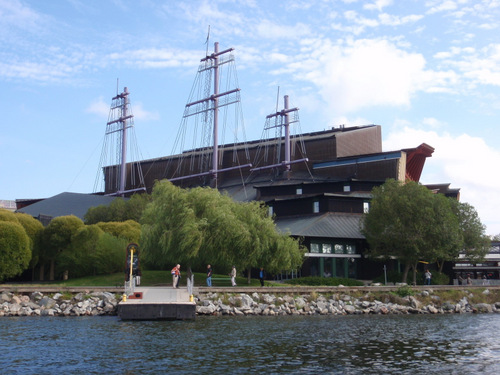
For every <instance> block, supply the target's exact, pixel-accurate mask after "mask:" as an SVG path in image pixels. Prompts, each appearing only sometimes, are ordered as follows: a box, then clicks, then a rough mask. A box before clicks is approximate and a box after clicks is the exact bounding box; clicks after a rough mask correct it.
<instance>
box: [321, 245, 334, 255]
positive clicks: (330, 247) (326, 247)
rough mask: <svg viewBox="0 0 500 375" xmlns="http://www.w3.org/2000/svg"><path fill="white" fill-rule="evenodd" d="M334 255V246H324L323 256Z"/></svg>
mask: <svg viewBox="0 0 500 375" xmlns="http://www.w3.org/2000/svg"><path fill="white" fill-rule="evenodd" d="M331 253H332V245H330V244H329V243H324V244H323V254H331Z"/></svg>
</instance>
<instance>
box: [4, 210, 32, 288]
mask: <svg viewBox="0 0 500 375" xmlns="http://www.w3.org/2000/svg"><path fill="white" fill-rule="evenodd" d="M30 259H31V250H30V240H29V237H28V235H27V234H26V231H25V230H24V228H23V227H22V226H21V225H20V224H19V223H15V222H13V221H2V220H0V281H3V280H5V279H6V278H9V277H13V276H16V275H19V274H20V273H22V272H23V271H24V270H25V269H26V268H27V267H28V264H29V261H30Z"/></svg>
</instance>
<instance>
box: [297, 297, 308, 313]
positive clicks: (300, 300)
mask: <svg viewBox="0 0 500 375" xmlns="http://www.w3.org/2000/svg"><path fill="white" fill-rule="evenodd" d="M304 306H306V301H305V300H304V298H302V297H297V298H295V307H296V308H297V310H300V309H303V308H304Z"/></svg>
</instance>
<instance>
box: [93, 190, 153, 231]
mask: <svg viewBox="0 0 500 375" xmlns="http://www.w3.org/2000/svg"><path fill="white" fill-rule="evenodd" d="M150 201H151V196H150V195H149V194H146V193H142V194H134V195H133V196H132V197H131V198H130V199H123V198H116V199H114V200H113V201H112V202H111V203H110V204H109V205H100V206H97V207H91V208H90V209H89V210H88V211H87V213H86V214H85V216H84V220H85V224H97V223H100V222H109V221H116V222H121V221H127V220H134V221H136V222H139V220H140V218H141V216H142V213H143V211H144V209H145V208H146V206H147V204H148V203H149V202H150Z"/></svg>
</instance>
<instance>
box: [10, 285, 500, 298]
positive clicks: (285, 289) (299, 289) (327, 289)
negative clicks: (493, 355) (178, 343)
mask: <svg viewBox="0 0 500 375" xmlns="http://www.w3.org/2000/svg"><path fill="white" fill-rule="evenodd" d="M166 285H167V284H164V285H154V287H162V288H160V289H162V290H170V291H171V292H172V293H173V292H174V291H175V289H174V288H172V287H168V286H166ZM140 288H142V289H145V288H148V287H138V288H136V290H137V291H140ZM399 288H401V286H400V285H399V286H397V285H396V286H395V285H388V286H356V287H343V286H264V287H259V286H237V287H231V286H228V287H211V288H208V287H194V288H193V294H194V295H198V294H206V293H210V292H213V293H253V292H257V293H273V294H276V293H285V294H300V293H312V292H316V293H339V292H342V291H355V290H356V291H363V292H370V291H371V292H384V291H386V292H391V291H396V290H398V289H399ZM411 288H412V289H414V290H422V291H423V290H427V289H434V290H447V289H449V290H460V289H470V290H474V289H490V290H494V289H500V285H430V286H427V285H416V286H411ZM152 289H155V288H152ZM178 290H179V291H181V290H182V291H185V290H186V287H181V288H180V289H178ZM123 291H124V288H123V287H117V286H79V287H75V286H61V285H44V284H36V285H32V284H16V285H11V284H0V292H12V293H21V294H22V293H32V292H41V293H57V292H59V293H63V292H67V293H90V292H109V293H120V294H121V293H123Z"/></svg>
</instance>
